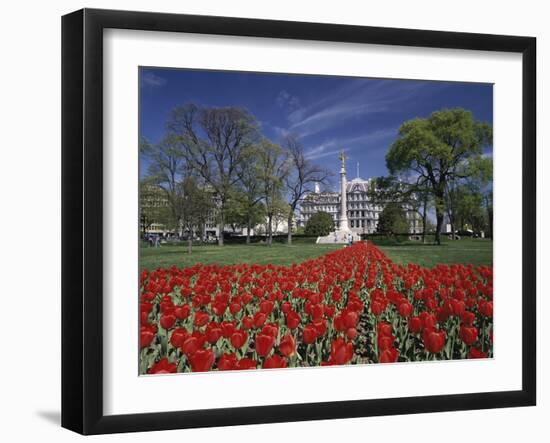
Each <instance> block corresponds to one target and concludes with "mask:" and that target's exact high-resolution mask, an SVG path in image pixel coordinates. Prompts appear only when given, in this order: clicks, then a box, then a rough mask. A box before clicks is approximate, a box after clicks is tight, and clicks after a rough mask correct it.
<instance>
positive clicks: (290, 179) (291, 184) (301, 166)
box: [284, 135, 330, 245]
mask: <svg viewBox="0 0 550 443" xmlns="http://www.w3.org/2000/svg"><path fill="white" fill-rule="evenodd" d="M285 146H286V150H287V153H288V163H289V165H288V166H289V170H288V174H287V175H286V177H285V180H284V182H285V187H286V192H287V196H288V206H289V211H288V219H287V226H288V240H287V241H288V244H289V245H290V244H292V224H293V221H294V216H295V213H296V208H297V206H298V204H299V202H300V201H301V200H302V199H303V198H304V196H305V195H306V194H309V193H311V192H313V191H314V189H315V184H316V183H319V184H326V183H327V182H328V179H329V177H330V172H329V171H328V170H326V169H323V168H321V167H319V166H317V165H315V164H314V163H313V162H312V161H311V160H309V159H308V158H307V157H306V155H305V153H304V148H303V146H302V144H301V143H300V142H299V141H298V139H297V138H296V137H295V136H292V135H289V136H287V137H286V139H285Z"/></svg>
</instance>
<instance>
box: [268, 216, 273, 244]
mask: <svg viewBox="0 0 550 443" xmlns="http://www.w3.org/2000/svg"><path fill="white" fill-rule="evenodd" d="M272 243H273V214H269V215H268V217H267V244H268V245H269V246H271V244H272Z"/></svg>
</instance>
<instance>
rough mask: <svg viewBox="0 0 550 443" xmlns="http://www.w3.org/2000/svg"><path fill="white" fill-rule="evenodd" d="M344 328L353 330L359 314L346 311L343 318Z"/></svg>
mask: <svg viewBox="0 0 550 443" xmlns="http://www.w3.org/2000/svg"><path fill="white" fill-rule="evenodd" d="M343 320H344V326H345V327H346V329H349V328H355V326H357V321H358V320H359V314H357V312H353V311H348V312H346V313H345V314H344V316H343Z"/></svg>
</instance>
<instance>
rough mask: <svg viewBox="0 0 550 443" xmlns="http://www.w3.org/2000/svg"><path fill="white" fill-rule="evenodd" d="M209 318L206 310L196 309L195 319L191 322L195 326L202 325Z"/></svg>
mask: <svg viewBox="0 0 550 443" xmlns="http://www.w3.org/2000/svg"><path fill="white" fill-rule="evenodd" d="M209 320H210V315H208V313H207V312H203V311H198V312H197V313H195V319H194V320H193V324H194V325H195V326H198V327H200V326H204V325H205V324H206V323H208V321H209Z"/></svg>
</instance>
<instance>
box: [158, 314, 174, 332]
mask: <svg viewBox="0 0 550 443" xmlns="http://www.w3.org/2000/svg"><path fill="white" fill-rule="evenodd" d="M175 323H176V316H175V315H173V314H163V315H161V316H160V325H161V326H162V327H163V328H164V329H172V327H173V326H174V324H175Z"/></svg>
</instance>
